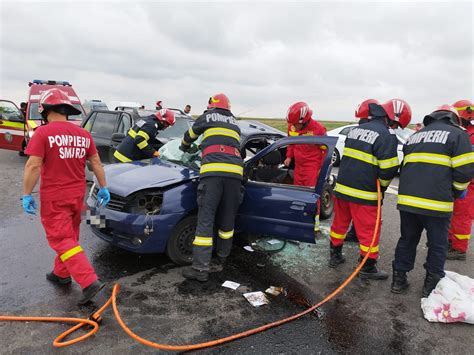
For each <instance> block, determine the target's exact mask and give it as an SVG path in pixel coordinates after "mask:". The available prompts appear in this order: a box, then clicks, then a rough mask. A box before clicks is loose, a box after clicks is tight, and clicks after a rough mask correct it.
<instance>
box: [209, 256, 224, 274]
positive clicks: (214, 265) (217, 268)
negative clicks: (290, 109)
mask: <svg viewBox="0 0 474 355" xmlns="http://www.w3.org/2000/svg"><path fill="white" fill-rule="evenodd" d="M225 261H226V258H223V257H220V256H218V257H217V258H215V259H212V260H211V264H210V265H209V272H221V271H222V270H223V269H224V264H225Z"/></svg>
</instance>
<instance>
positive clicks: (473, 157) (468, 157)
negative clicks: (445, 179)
mask: <svg viewBox="0 0 474 355" xmlns="http://www.w3.org/2000/svg"><path fill="white" fill-rule="evenodd" d="M451 163H452V166H453V168H457V167H460V166H463V165H466V164H471V163H474V153H473V152H470V153H466V154H461V155H458V156H455V157H452V158H451Z"/></svg>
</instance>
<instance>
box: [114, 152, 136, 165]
mask: <svg viewBox="0 0 474 355" xmlns="http://www.w3.org/2000/svg"><path fill="white" fill-rule="evenodd" d="M114 157H116V158H117V159H118V160H120V161H121V162H122V163H128V162H131V161H132V160H131V159H129V158H127V157H126V156H125V155H123V154H122V153H120V152H119V151H118V150H116V151H115V153H114Z"/></svg>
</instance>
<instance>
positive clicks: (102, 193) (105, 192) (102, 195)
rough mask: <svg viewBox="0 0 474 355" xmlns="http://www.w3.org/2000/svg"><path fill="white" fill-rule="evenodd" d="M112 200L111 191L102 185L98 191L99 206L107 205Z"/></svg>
mask: <svg viewBox="0 0 474 355" xmlns="http://www.w3.org/2000/svg"><path fill="white" fill-rule="evenodd" d="M109 202H110V192H109V189H108V188H106V187H102V188H101V189H100V190H99V192H98V193H97V204H98V205H99V206H104V207H105V206H107V205H108V204H109Z"/></svg>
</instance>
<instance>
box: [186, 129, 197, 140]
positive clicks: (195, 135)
mask: <svg viewBox="0 0 474 355" xmlns="http://www.w3.org/2000/svg"><path fill="white" fill-rule="evenodd" d="M188 133H189V136H190V137H191V138H192V139H194V138H197V137H199V136H198V135H197V134H196V133H194V131H193V127H189V130H188Z"/></svg>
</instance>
